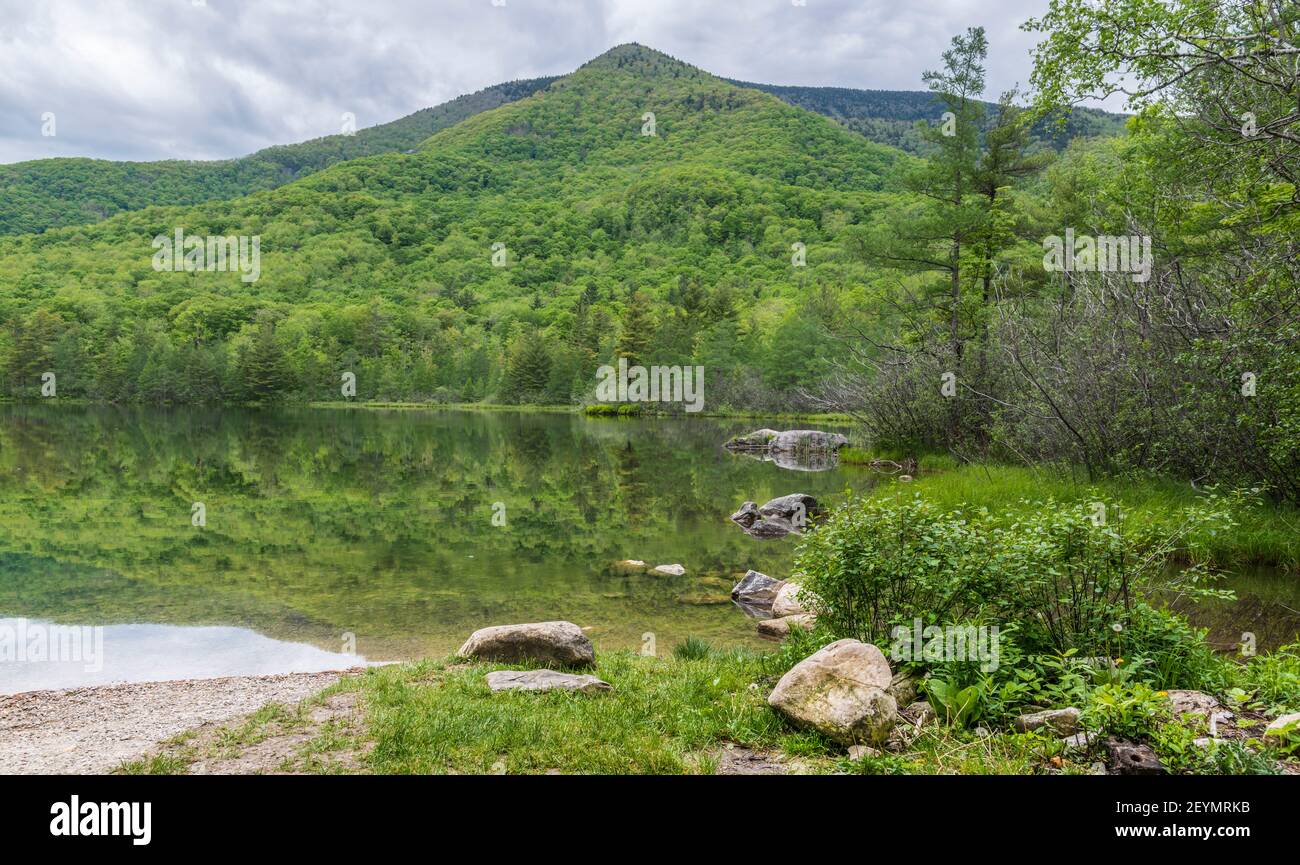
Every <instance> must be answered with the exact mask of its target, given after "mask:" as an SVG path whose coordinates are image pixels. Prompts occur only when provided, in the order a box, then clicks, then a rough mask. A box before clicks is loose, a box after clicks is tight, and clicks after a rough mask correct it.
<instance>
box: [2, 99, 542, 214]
mask: <svg viewBox="0 0 1300 865" xmlns="http://www.w3.org/2000/svg"><path fill="white" fill-rule="evenodd" d="M554 80H555V79H554V78H533V79H529V80H526V81H510V82H507V83H505V84H497V85H495V86H493V87H488V88H486V89H484V90H480V91H478V92H477V93H471V94H468V95H466V96H459V97H457V98H455V99H453V100H451V101H450V102H445V103H443V104H442V105H438V106H436V107H434V108H425V109H423V110H422V111H417V112H415V113H414V114H410V115H408V116H406V117H403V118H401V119H399V120H394V121H392V122H391V123H384V124H381V125H379V126H371V127H369V128H366V129H361V130H358V131H357V132H356V133H355V134H351V135H343V134H339V135H329V136H326V137H324V138H316V139H313V140H311V141H304V142H302V143H301V144H288V145H281V146H276V147H268V148H266V149H265V150H259V151H258V152H256V153H254V154H252V155H250V156H245V157H243V158H240V159H227V160H219V161H214V162H186V161H181V160H168V161H162V162H112V161H109V160H105V159H38V160H34V161H31V162H19V163H15V164H13V165H0V190H3V195H0V234H25V233H28V232H39V231H44V230H46V229H47V228H57V227H60V226H65V225H81V224H83V223H87V222H97V221H99V220H101V219H104V218H106V217H109V216H112V215H113V214H116V213H121V212H122V211H125V210H139V209H140V208H142V207H148V206H149V205H151V204H169V205H170V204H197V203H198V202H201V201H212V200H215V199H223V198H238V197H239V196H241V195H247V194H249V193H250V192H257V191H258V190H262V189H274V188H275V187H277V186H283V185H284V184H285V183H288V182H290V181H292V180H296V179H297V178H299V177H305V176H306V175H308V174H312V173H313V172H316V171H320V170H321V169H322V168H325V167H327V166H330V165H333V164H334V163H336V162H342V161H344V160H347V159H356V158H357V157H359V156H370V155H373V154H376V153H395V152H402V151H405V150H409V149H411V148H413V147H416V146H418V145H419V144H420V142H422V141H424V140H425V139H426V138H428V137H429V136H430V135H432V134H433V133H435V132H437V131H438V130H439V129H445V128H446V127H448V126H451V125H453V124H455V123H459V122H460V121H462V120H464V119H465V118H466V117H470V116H472V115H474V114H477V113H479V112H480V111H487V110H488V109H490V108H496V107H497V106H498V105H504V104H505V103H507V102H513V101H515V100H516V99H521V98H523V97H524V96H530V95H532V94H533V93H536V92H537V91H538V90H541V89H542V88H544V87H546V86H547V85H548V84H550V83H551V82H552V81H554Z"/></svg>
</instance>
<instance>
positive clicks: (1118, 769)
mask: <svg viewBox="0 0 1300 865" xmlns="http://www.w3.org/2000/svg"><path fill="white" fill-rule="evenodd" d="M1106 753H1107V754H1109V755H1110V761H1109V767H1110V771H1111V772H1112V773H1113V774H1116V775H1163V774H1164V773H1165V767H1164V765H1163V764H1162V763H1161V762H1160V758H1159V757H1157V756H1156V752H1155V750H1154V749H1153V748H1152V747H1151V746H1150V745H1139V744H1137V743H1136V742H1125V741H1124V740H1122V739H1115V738H1111V739H1107V740H1106Z"/></svg>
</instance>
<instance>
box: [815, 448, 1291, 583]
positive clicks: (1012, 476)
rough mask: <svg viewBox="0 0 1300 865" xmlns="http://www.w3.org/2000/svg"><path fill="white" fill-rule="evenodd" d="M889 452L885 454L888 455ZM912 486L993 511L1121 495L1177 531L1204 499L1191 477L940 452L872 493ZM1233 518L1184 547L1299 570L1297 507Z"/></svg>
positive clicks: (942, 500)
mask: <svg viewBox="0 0 1300 865" xmlns="http://www.w3.org/2000/svg"><path fill="white" fill-rule="evenodd" d="M877 456H878V455H876V454H868V453H867V452H865V451H859V450H855V449H851V448H845V449H844V450H843V451H841V453H840V459H841V460H842V461H844V462H849V463H859V464H865V463H867V462H869V461H870V460H871V459H872V458H876V457H877ZM886 458H888V457H886ZM900 492H908V493H911V492H917V493H920V494H921V495H923V496H924V497H925V498H927V499H928V500H930V501H933V502H935V503H936V504H938V505H940V506H942V507H957V506H960V505H968V506H971V507H977V508H978V507H985V508H988V509H989V510H991V511H1003V510H1016V509H1020V508H1023V507H1026V504H1025V503H1026V502H1030V503H1032V502H1034V501H1040V500H1043V499H1047V498H1054V499H1056V500H1057V501H1063V502H1069V501H1078V500H1080V499H1083V500H1102V501H1106V502H1108V503H1114V502H1118V503H1119V504H1120V505H1121V507H1123V508H1125V509H1126V511H1127V516H1128V518H1130V519H1133V520H1136V521H1139V522H1150V523H1152V524H1154V525H1156V526H1160V527H1164V528H1166V529H1167V530H1168V531H1169V532H1170V533H1172V532H1174V531H1175V530H1176V529H1177V528H1178V526H1180V525H1181V523H1182V521H1183V516H1182V513H1183V511H1184V509H1185V508H1187V507H1188V506H1190V505H1195V504H1197V503H1198V502H1201V501H1202V500H1203V499H1204V493H1201V492H1197V491H1196V490H1194V489H1192V487H1191V486H1190V485H1189V484H1185V483H1178V482H1176V481H1173V480H1168V479H1161V478H1141V479H1128V478H1115V479H1107V480H1103V481H1098V482H1094V483H1088V482H1087V481H1086V480H1085V479H1083V478H1079V477H1071V476H1070V475H1069V474H1067V473H1066V472H1063V471H1060V470H1058V469H1054V468H1050V467H1041V468H1029V467H1023V466H997V465H961V466H957V465H954V464H953V462H952V460H951V458H950V457H947V456H944V455H935V456H927V457H923V458H922V459H921V460H920V469H919V471H918V473H917V476H916V478H915V479H914V480H913V481H912V482H910V483H905V482H898V481H890V482H886V483H882V484H880V485H878V486H876V487H875V488H874V489H873V490H872V491H871V492H870V493H869V494H871V495H897V494H899V493H900ZM1236 519H1237V522H1238V525H1237V527H1236V528H1234V529H1233V530H1232V531H1231V532H1230V533H1222V534H1220V535H1217V536H1213V537H1210V536H1204V537H1197V538H1196V540H1197V541H1198V542H1200V543H1202V544H1203V546H1204V549H1203V550H1202V551H1201V552H1199V553H1195V554H1194V553H1193V552H1192V551H1191V550H1190V549H1189V550H1188V555H1189V557H1193V558H1206V557H1208V560H1209V561H1210V563H1212V564H1214V565H1217V566H1220V567H1233V566H1245V565H1266V566H1274V567H1278V568H1282V569H1284V570H1287V571H1290V572H1293V573H1300V511H1298V510H1296V509H1295V508H1292V507H1288V506H1282V505H1274V504H1269V503H1266V502H1259V503H1258V504H1256V505H1255V506H1253V507H1249V508H1243V509H1240V510H1239V511H1238V513H1237V514H1236Z"/></svg>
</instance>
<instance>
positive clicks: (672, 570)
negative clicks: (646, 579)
mask: <svg viewBox="0 0 1300 865" xmlns="http://www.w3.org/2000/svg"><path fill="white" fill-rule="evenodd" d="M651 573H654V574H663V575H664V576H667V577H680V576H681V575H682V574H684V573H686V568H684V567H682V566H681V565H658V566H656V567H655V568H654V570H652V571H651Z"/></svg>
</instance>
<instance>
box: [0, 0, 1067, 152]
mask: <svg viewBox="0 0 1300 865" xmlns="http://www.w3.org/2000/svg"><path fill="white" fill-rule="evenodd" d="M796 2H799V0H725V2H724V0H0V163H3V162H16V161H19V160H24V159H39V158H44V157H50V156H93V157H100V158H105V159H168V158H174V159H220V158H226V157H232V156H242V155H244V154H247V153H251V152H252V151H254V150H258V149H259V148H262V147H266V146H268V145H271V144H287V143H292V142H295V141H302V140H305V139H308V138H314V137H317V136H320V135H329V134H333V133H336V132H338V131H339V126H340V117H341V115H342V114H343V113H344V112H351V113H352V114H354V115H355V116H356V118H357V121H356V122H357V126H358V127H365V126H372V125H374V124H376V123H383V122H386V121H389V120H394V119H396V118H398V117H401V116H403V115H406V114H409V113H411V112H412V111H416V110H418V109H420V108H425V107H428V106H430V105H436V104H438V103H440V102H445V101H446V100H448V99H451V98H453V97H455V96H458V95H460V94H462V93H468V92H472V91H474V90H478V89H480V88H483V87H486V86H489V85H491V84H496V83H498V82H501V81H506V80H509V79H513V78H532V77H536V76H540V75H556V74H563V73H566V72H570V71H572V70H573V69H575V68H576V67H578V66H580V65H581V64H582V63H585V62H586V61H588V60H590V59H591V58H592V57H595V56H596V55H598V54H601V53H602V52H604V51H605V50H607V49H609V48H610V47H612V46H614V45H617V44H619V43H622V42H640V43H642V44H644V45H648V46H650V47H652V48H657V49H659V50H660V51H664V52H667V53H668V54H671V55H673V56H674V57H677V58H679V59H681V60H685V61H687V62H689V63H693V64H694V65H696V66H700V67H702V68H703V69H705V70H707V71H709V72H712V73H714V74H717V75H722V76H726V77H729V78H739V79H743V80H748V81H762V82H769V83H776V84H805V85H834V86H842V87H863V88H876V89H889V90H902V89H907V90H914V89H923V88H922V84H921V80H920V78H921V72H922V71H923V70H924V69H927V68H933V67H935V66H936V65H937V64H938V62H939V55H940V53H941V52H942V51H943V49H944V48H945V47H946V45H947V43H948V40H949V39H950V38H951V37H952V36H953V34H955V33H958V32H961V31H962V30H964V29H965V28H967V27H970V26H975V25H982V26H984V27H985V28H986V30H987V31H988V36H989V43H990V52H989V54H990V56H989V64H988V65H989V75H988V84H989V93H990V94H991V95H993V96H996V94H997V93H998V92H999V91H1001V90H1003V89H1006V88H1007V87H1010V86H1012V85H1013V84H1016V83H1020V84H1022V85H1023V84H1025V83H1026V82H1027V80H1028V77H1029V70H1030V61H1029V49H1030V47H1031V46H1032V44H1033V37H1032V35H1030V34H1026V33H1023V32H1021V31H1020V30H1019V24H1020V22H1022V21H1023V20H1025V19H1026V18H1028V17H1031V16H1034V15H1038V14H1041V13H1042V11H1043V10H1044V9H1045V8H1046V5H1047V0H997V2H990V0H802V2H805V4H806V5H803V6H798V5H795V3H796ZM50 115H52V122H51V117H50ZM51 131H52V132H53V133H54V134H53V135H48V134H42V133H43V132H47V133H48V132H51Z"/></svg>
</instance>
